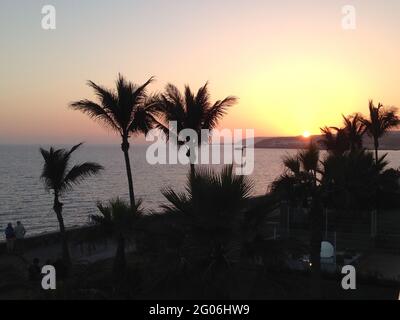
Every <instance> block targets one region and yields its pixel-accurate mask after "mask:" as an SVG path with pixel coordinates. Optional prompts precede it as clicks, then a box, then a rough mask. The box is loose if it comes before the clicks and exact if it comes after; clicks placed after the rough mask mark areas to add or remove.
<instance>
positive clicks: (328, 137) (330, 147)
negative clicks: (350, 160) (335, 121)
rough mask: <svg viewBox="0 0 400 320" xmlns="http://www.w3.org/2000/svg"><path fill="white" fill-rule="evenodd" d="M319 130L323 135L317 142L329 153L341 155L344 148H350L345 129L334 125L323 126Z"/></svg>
mask: <svg viewBox="0 0 400 320" xmlns="http://www.w3.org/2000/svg"><path fill="white" fill-rule="evenodd" d="M320 130H321V132H322V133H323V135H322V139H321V140H320V141H319V142H320V143H321V145H322V146H323V147H324V148H325V149H326V150H327V151H328V152H329V153H332V154H335V155H342V154H343V153H344V152H345V151H346V150H348V149H349V148H350V142H349V139H348V134H347V131H346V130H345V129H342V128H336V127H324V128H321V129H320ZM334 131H335V132H334Z"/></svg>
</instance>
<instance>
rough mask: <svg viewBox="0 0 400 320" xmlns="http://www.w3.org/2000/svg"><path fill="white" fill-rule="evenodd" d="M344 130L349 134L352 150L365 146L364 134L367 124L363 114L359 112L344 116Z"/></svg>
mask: <svg viewBox="0 0 400 320" xmlns="http://www.w3.org/2000/svg"><path fill="white" fill-rule="evenodd" d="M342 117H343V122H344V130H345V132H346V134H347V139H348V141H349V144H350V151H352V152H354V151H355V150H360V149H362V146H363V135H364V133H365V126H364V124H363V122H362V121H361V120H362V116H361V115H360V114H359V113H355V114H354V115H351V116H347V117H346V116H344V115H342Z"/></svg>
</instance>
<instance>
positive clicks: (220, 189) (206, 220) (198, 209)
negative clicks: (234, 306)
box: [162, 165, 253, 297]
mask: <svg viewBox="0 0 400 320" xmlns="http://www.w3.org/2000/svg"><path fill="white" fill-rule="evenodd" d="M252 188H253V184H252V182H251V181H250V180H249V179H248V178H247V177H246V176H236V175H235V174H234V173H233V166H232V165H230V166H225V167H224V168H223V169H222V171H221V172H220V173H216V172H214V171H212V170H211V169H209V168H199V169H198V170H195V171H190V173H189V175H188V181H187V184H186V193H178V192H175V191H174V190H172V189H171V188H166V189H164V190H162V194H163V195H164V196H165V198H166V199H167V200H168V202H169V203H168V204H165V205H163V208H164V213H166V214H169V215H171V214H172V215H175V216H176V217H177V218H178V217H179V218H180V219H181V221H182V222H183V225H184V226H185V227H186V228H185V230H186V232H187V234H186V237H184V239H185V240H184V241H185V243H184V244H183V245H182V247H184V248H188V249H187V250H186V252H182V254H183V255H185V254H186V255H187V256H189V257H188V259H185V260H189V261H195V262H196V261H197V262H198V264H196V265H197V266H200V268H201V269H202V270H203V272H202V278H203V279H204V280H205V279H207V280H208V281H205V285H206V286H208V285H210V284H211V283H212V284H214V285H216V287H214V288H213V289H212V290H213V291H221V290H222V291H224V289H223V288H225V285H224V284H226V282H225V281H226V279H225V275H226V274H227V268H229V266H230V261H231V258H230V257H231V255H232V254H233V253H238V252H240V245H239V246H238V245H237V242H235V241H234V239H235V238H236V237H239V236H240V235H241V229H240V225H241V223H242V219H241V217H242V215H241V214H242V213H243V210H244V209H245V208H246V206H247V199H248V198H249V196H250V195H251V191H252ZM235 235H236V237H235ZM190 257H191V258H192V259H190ZM226 294H227V292H224V293H223V296H224V297H226Z"/></svg>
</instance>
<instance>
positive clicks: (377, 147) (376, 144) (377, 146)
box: [374, 138, 379, 164]
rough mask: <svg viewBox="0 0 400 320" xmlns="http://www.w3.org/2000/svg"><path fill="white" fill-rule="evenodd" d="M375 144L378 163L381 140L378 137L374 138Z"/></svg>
mask: <svg viewBox="0 0 400 320" xmlns="http://www.w3.org/2000/svg"><path fill="white" fill-rule="evenodd" d="M374 146H375V162H376V164H378V158H379V155H378V149H379V140H378V138H374Z"/></svg>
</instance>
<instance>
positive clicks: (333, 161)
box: [321, 149, 398, 210]
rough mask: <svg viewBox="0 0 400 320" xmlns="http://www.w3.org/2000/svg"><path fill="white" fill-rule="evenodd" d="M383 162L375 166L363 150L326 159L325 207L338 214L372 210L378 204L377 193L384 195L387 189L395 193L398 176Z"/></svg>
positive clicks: (381, 159) (323, 184)
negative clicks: (326, 205) (339, 212)
mask: <svg viewBox="0 0 400 320" xmlns="http://www.w3.org/2000/svg"><path fill="white" fill-rule="evenodd" d="M385 158H386V155H384V156H382V157H380V158H379V159H378V162H376V161H375V159H374V155H373V153H372V152H369V151H366V150H365V149H360V150H356V151H353V152H346V153H344V154H343V155H341V156H336V155H333V154H330V155H328V156H327V157H326V158H325V159H324V160H323V162H322V164H323V170H322V174H321V176H322V177H321V185H322V186H323V187H324V188H325V190H326V192H325V194H326V196H327V199H326V200H327V203H329V205H330V206H332V207H333V208H335V209H339V210H340V209H345V210H349V209H350V210H360V209H361V210H362V209H372V208H374V207H375V206H376V205H377V203H378V200H379V199H376V197H377V196H378V193H379V194H383V193H387V191H388V189H389V190H390V191H391V192H397V191H398V182H397V179H398V178H397V175H396V174H395V175H391V174H390V173H391V169H387V165H388V162H387V161H386V160H385ZM388 186H390V187H388Z"/></svg>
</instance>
